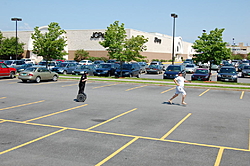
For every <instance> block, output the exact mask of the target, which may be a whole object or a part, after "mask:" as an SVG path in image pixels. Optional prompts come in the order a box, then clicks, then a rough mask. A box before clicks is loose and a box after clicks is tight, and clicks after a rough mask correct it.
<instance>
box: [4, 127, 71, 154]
mask: <svg viewBox="0 0 250 166" xmlns="http://www.w3.org/2000/svg"><path fill="white" fill-rule="evenodd" d="M64 130H67V128H63V129H60V130H57V131H55V132H53V133H50V134H47V135H44V136H42V137H39V138H37V139H34V140H31V141H29V142H26V143H23V144H21V145H18V146H15V147H13V148H10V149H8V150H5V151H2V152H0V155H2V154H4V153H7V152H10V151H12V150H16V149H18V148H21V147H23V146H26V145H29V144H31V143H34V142H37V141H39V140H41V139H44V138H46V137H49V136H51V135H54V134H57V133H60V132H62V131H64Z"/></svg>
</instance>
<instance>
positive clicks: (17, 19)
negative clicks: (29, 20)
mask: <svg viewBox="0 0 250 166" xmlns="http://www.w3.org/2000/svg"><path fill="white" fill-rule="evenodd" d="M11 21H16V60H17V54H18V52H17V51H18V41H17V21H22V19H21V18H11Z"/></svg>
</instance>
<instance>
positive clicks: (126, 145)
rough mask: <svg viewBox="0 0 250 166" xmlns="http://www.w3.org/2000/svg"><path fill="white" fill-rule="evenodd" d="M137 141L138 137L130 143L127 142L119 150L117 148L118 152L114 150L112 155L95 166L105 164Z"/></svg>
mask: <svg viewBox="0 0 250 166" xmlns="http://www.w3.org/2000/svg"><path fill="white" fill-rule="evenodd" d="M138 139H139V137H135V138H134V139H132V140H131V141H129V142H128V143H126V144H125V145H123V146H122V147H121V148H119V149H118V150H116V151H115V152H114V153H112V154H111V155H109V156H108V157H107V158H105V159H103V160H102V161H101V162H99V163H98V164H96V165H95V166H100V165H102V164H104V163H106V162H107V161H108V160H110V159H111V158H113V157H114V156H115V155H117V154H118V153H120V152H121V151H122V150H123V149H125V148H127V147H128V146H129V145H131V144H132V143H134V142H135V141H136V140H138Z"/></svg>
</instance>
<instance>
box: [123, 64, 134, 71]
mask: <svg viewBox="0 0 250 166" xmlns="http://www.w3.org/2000/svg"><path fill="white" fill-rule="evenodd" d="M131 68H132V65H131V64H123V65H122V69H125V70H130V69H131Z"/></svg>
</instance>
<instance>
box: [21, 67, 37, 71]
mask: <svg viewBox="0 0 250 166" xmlns="http://www.w3.org/2000/svg"><path fill="white" fill-rule="evenodd" d="M35 70H36V68H34V67H29V68H27V69H25V70H24V71H35Z"/></svg>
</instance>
